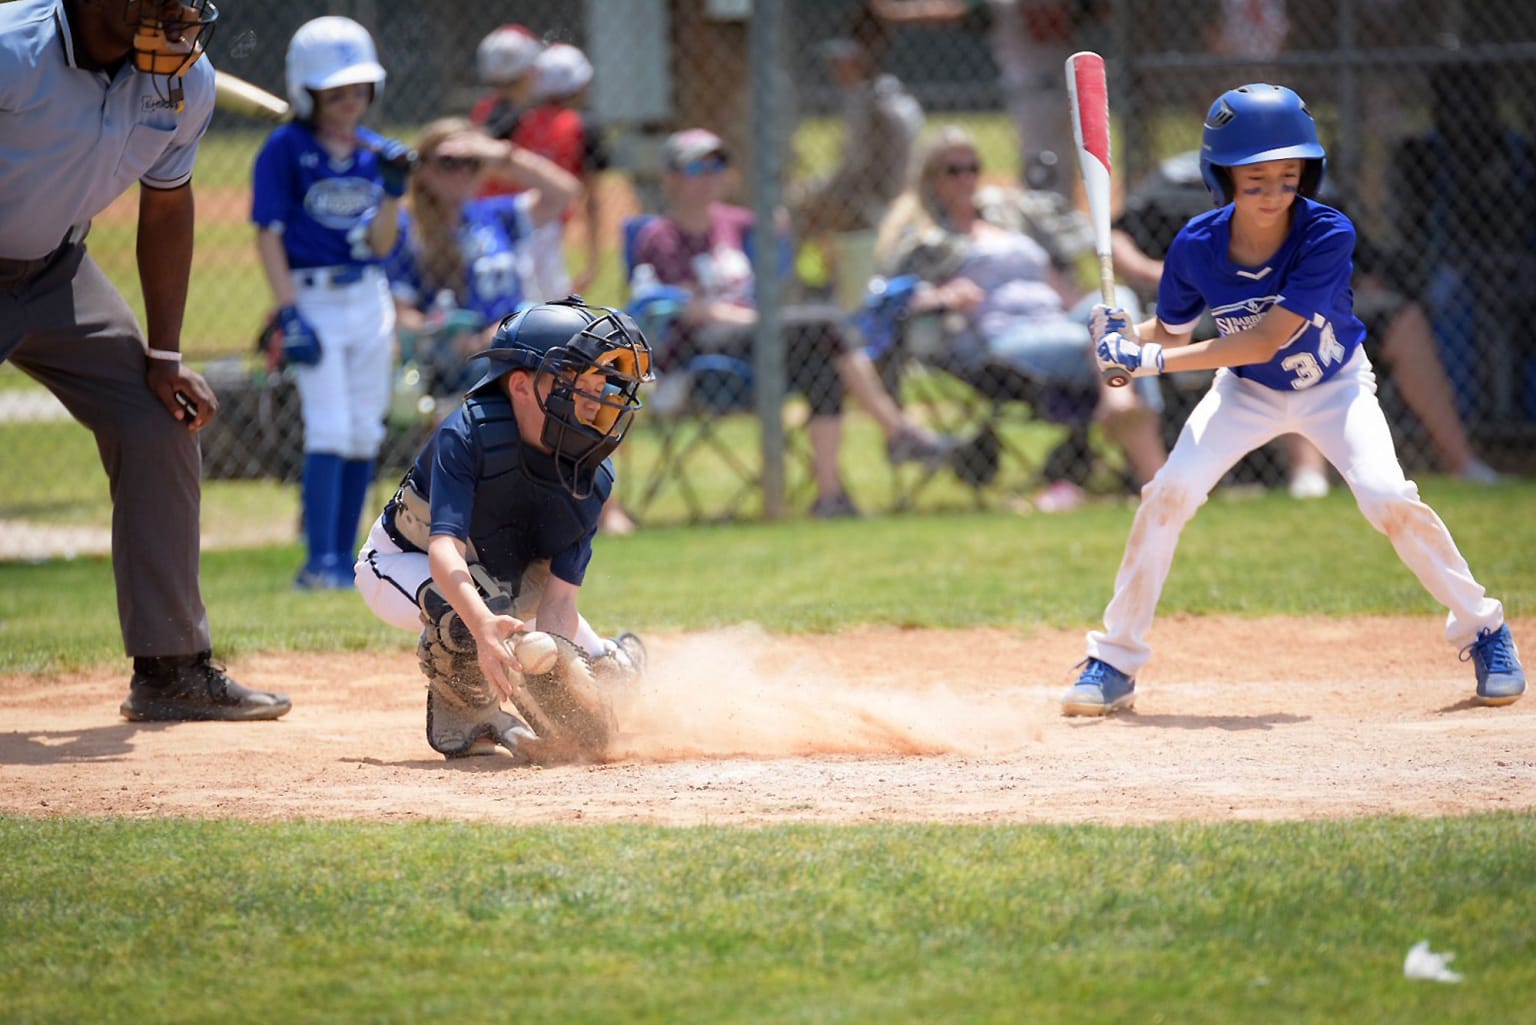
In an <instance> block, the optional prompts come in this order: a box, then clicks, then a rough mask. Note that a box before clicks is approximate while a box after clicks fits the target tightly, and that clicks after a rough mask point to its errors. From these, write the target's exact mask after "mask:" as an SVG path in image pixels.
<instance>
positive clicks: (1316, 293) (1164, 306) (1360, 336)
mask: <svg viewBox="0 0 1536 1025" xmlns="http://www.w3.org/2000/svg"><path fill="white" fill-rule="evenodd" d="M1231 245H1232V206H1231V204H1228V205H1227V206H1224V207H1221V208H1220V209H1217V210H1212V211H1210V212H1208V213H1203V214H1201V215H1200V216H1198V217H1196V218H1194V219H1193V220H1191V221H1190V222H1189V223H1188V224H1186V225H1185V226H1184V229H1183V230H1182V231H1180V232H1179V234H1178V237H1177V238H1175V239H1174V240H1173V244H1172V245H1171V246H1170V247H1169V249H1168V256H1167V258H1166V259H1165V261H1164V263H1163V277H1162V282H1161V283H1160V285H1159V286H1158V292H1157V317H1158V319H1159V320H1160V321H1162V323H1163V325H1164V326H1165V327H1167V328H1168V330H1169V331H1172V332H1173V333H1174V334H1187V333H1188V332H1190V331H1192V330H1193V329H1194V326H1195V323H1196V322H1197V321H1198V320H1199V319H1200V315H1201V314H1202V313H1204V312H1205V311H1206V310H1207V309H1209V310H1210V312H1211V316H1212V318H1213V319H1214V320H1215V321H1216V328H1217V330H1218V331H1219V332H1220V333H1221V334H1222V335H1229V334H1232V333H1234V332H1237V331H1241V330H1243V329H1245V328H1249V327H1252V326H1253V325H1255V324H1257V323H1258V322H1259V320H1260V319H1262V318H1263V316H1264V315H1265V314H1266V313H1268V312H1269V311H1270V309H1271V308H1272V307H1275V306H1280V307H1282V308H1284V309H1287V310H1289V311H1291V312H1292V313H1294V314H1296V315H1297V316H1298V317H1301V318H1302V321H1303V323H1302V326H1301V328H1300V329H1299V330H1298V331H1297V332H1296V334H1295V335H1294V336H1293V337H1292V338H1291V339H1290V341H1288V342H1287V343H1286V344H1285V345H1284V346H1283V347H1282V348H1281V349H1280V351H1279V352H1277V353H1275V355H1274V358H1273V359H1271V360H1270V361H1269V362H1267V363H1254V364H1250V365H1248V366H1241V367H1233V368H1232V372H1233V373H1235V374H1237V375H1238V376H1239V377H1242V378H1245V379H1247V380H1250V381H1253V382H1255V383H1256V384H1262V385H1264V386H1265V387H1268V388H1274V389H1277V390H1297V391H1299V390H1301V389H1303V388H1310V387H1312V386H1313V385H1315V384H1319V383H1321V382H1323V381H1326V380H1328V379H1329V378H1330V377H1332V376H1333V375H1334V374H1336V373H1338V372H1339V369H1340V368H1341V367H1343V366H1344V364H1345V362H1347V361H1348V360H1349V358H1350V357H1351V356H1353V355H1354V353H1355V350H1356V349H1357V348H1359V346H1360V343H1361V342H1362V341H1363V340H1364V338H1365V325H1364V324H1363V323H1361V322H1360V319H1359V318H1358V317H1356V316H1355V313H1354V302H1355V296H1354V291H1353V289H1351V287H1350V275H1351V274H1352V273H1353V255H1354V251H1355V226H1354V225H1353V224H1352V223H1350V220H1349V218H1348V217H1346V216H1344V215H1343V214H1341V213H1340V212H1339V211H1337V210H1335V209H1333V208H1332V207H1330V206H1324V205H1323V204H1321V203H1318V202H1314V201H1313V200H1310V199H1304V198H1302V197H1299V196H1298V197H1297V199H1296V205H1295V214H1294V217H1293V219H1292V222H1291V231H1290V234H1289V235H1287V236H1286V239H1285V242H1284V243H1283V244H1282V245H1281V246H1280V248H1279V250H1278V251H1276V253H1275V255H1274V256H1272V257H1270V259H1269V260H1268V261H1267V262H1266V263H1265V264H1264V265H1263V266H1262V267H1241V266H1238V265H1237V264H1235V263H1233V262H1232V260H1231V259H1230V257H1229V256H1228V254H1229V252H1230V251H1231Z"/></svg>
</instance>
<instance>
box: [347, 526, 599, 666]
mask: <svg viewBox="0 0 1536 1025" xmlns="http://www.w3.org/2000/svg"><path fill="white" fill-rule="evenodd" d="M352 575H353V579H354V580H355V581H356V582H357V592H358V594H360V595H362V597H363V604H365V605H367V606H368V608H369V609H370V610H371V611H372V612H373V614H374V615H375V616H378V617H379V618H380V619H381V620H383V621H384V622H386V623H388V624H389V625H390V626H394V627H399V628H400V629H401V630H409V631H411V632H412V633H419V632H420V631H421V607H420V606H419V605H417V604H416V595H417V594H418V593H420V591H421V588H422V585H423V584H425V583H426V582H427V581H428V580H431V579H432V569H431V567H430V566H429V565H428V562H427V553H426V552H418V551H405V550H404V549H402V548H401V547H400V546H399V545H397V544H396V543H395V539H394V538H392V537H390V536H389V532H388V531H386V530H385V529H384V519H383V517H380V518H378V519H376V520H374V521H373V527H372V528H371V529H369V531H368V540H366V541H364V542H363V547H362V548H361V549H360V550H359V551H358V553H357V562H356V563H355V564H354V565H353V567H352ZM548 577H549V563H548V562H540V563H535V564H534V565H533V566H531V567H529V569H528V572H526V573H525V574H523V580H522V584H521V586H520V587H519V589H518V595H517V600H516V602H515V603H514V604H513V608H512V614H513V615H514V616H516V617H517V618H519V619H521V620H523V621H524V622H525V623H527V624H528V629H530V630H536V629H538V621H537V617H536V616H535V615H534V614H535V613H536V612H537V611H538V603H539V598H540V597H541V596H542V594H543V593H544V581H545V580H546V579H548ZM578 622H579V623H580V625H579V626H578V627H577V628H576V636H575V637H573V638H572V640H574V641H575V642H576V643H577V644H579V645H581V646H582V647H583V648H586V649H587V652H588V654H590V655H593V656H598V655H601V654H603V652H604V650H605V649H604V647H603V639H602V638H601V637H599V636H598V635H597V631H596V630H593V629H592V625H591V624H590V623H588V622H587V619H586V617H585V616H580V617H578Z"/></svg>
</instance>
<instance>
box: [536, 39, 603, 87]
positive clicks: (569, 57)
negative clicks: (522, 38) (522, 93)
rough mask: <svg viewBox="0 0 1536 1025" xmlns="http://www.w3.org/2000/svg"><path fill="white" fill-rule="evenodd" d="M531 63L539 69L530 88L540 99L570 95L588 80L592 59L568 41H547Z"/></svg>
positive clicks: (590, 78) (590, 76) (584, 85)
mask: <svg viewBox="0 0 1536 1025" xmlns="http://www.w3.org/2000/svg"><path fill="white" fill-rule="evenodd" d="M534 67H536V68H538V69H539V84H538V86H537V87H536V88H535V90H534V91H535V94H536V95H537V96H538V97H539V99H541V100H548V99H565V98H566V97H567V96H574V95H576V94H577V93H578V92H580V91H581V90H582V89H584V88H586V85H587V83H588V82H591V81H592V62H591V61H589V60H587V55H586V54H584V53H582V52H581V51H580V50H578V49H577V48H576V47H574V46H572V45H571V44H570V43H550V44H549V45H548V46H546V47H545V48H544V52H543V53H541V54H539V58H538V60H536V61H535V62H534Z"/></svg>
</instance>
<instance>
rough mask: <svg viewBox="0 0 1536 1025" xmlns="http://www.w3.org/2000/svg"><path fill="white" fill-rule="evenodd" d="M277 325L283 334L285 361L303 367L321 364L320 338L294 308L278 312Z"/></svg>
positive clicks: (287, 307) (286, 308)
mask: <svg viewBox="0 0 1536 1025" xmlns="http://www.w3.org/2000/svg"><path fill="white" fill-rule="evenodd" d="M277 325H278V327H279V328H281V329H282V332H283V359H284V360H285V361H286V362H289V363H293V364H296V365H298V366H301V367H312V366H314V365H315V364H316V363H319V362H320V336H319V335H317V334H315V329H314V328H313V327H311V326H310V324H309V321H307V320H305V319H304V317H303V315H301V314H300V313H299V311H298V309H297V307H294V306H284V307H283V308H282V309H280V310H278V311H277Z"/></svg>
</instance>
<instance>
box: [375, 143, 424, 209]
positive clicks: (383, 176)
mask: <svg viewBox="0 0 1536 1025" xmlns="http://www.w3.org/2000/svg"><path fill="white" fill-rule="evenodd" d="M415 169H416V151H415V150H413V149H411V147H409V146H407V145H406V144H405V143H403V142H401V141H400V140H399V139H385V140H384V141H383V142H381V143H380V144H379V179H380V181H381V182H382V183H383V185H384V194H385V195H386V196H393V197H394V198H396V199H399V198H400V197H401V196H403V195H405V183H406V182H408V181H410V179H411V172H412V171H414V170H415Z"/></svg>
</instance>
